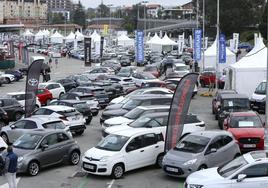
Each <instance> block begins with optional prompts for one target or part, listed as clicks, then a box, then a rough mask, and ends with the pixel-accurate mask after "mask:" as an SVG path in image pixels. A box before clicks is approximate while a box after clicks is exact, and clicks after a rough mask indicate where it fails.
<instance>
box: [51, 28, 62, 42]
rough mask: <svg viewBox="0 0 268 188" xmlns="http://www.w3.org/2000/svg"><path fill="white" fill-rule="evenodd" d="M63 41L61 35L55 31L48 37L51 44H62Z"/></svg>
mask: <svg viewBox="0 0 268 188" xmlns="http://www.w3.org/2000/svg"><path fill="white" fill-rule="evenodd" d="M63 39H64V37H63V36H62V34H60V33H59V32H58V31H56V32H55V33H54V34H53V35H51V37H50V41H51V43H58V44H62V43H63Z"/></svg>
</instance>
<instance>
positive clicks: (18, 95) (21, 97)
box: [7, 91, 41, 108]
mask: <svg viewBox="0 0 268 188" xmlns="http://www.w3.org/2000/svg"><path fill="white" fill-rule="evenodd" d="M26 96H27V98H28V99H31V98H34V97H35V98H36V99H35V108H40V107H41V103H40V101H39V99H38V98H37V97H36V96H35V94H32V93H28V94H27V95H26V93H25V92H24V91H21V92H11V93H7V97H8V98H12V99H16V100H17V101H18V102H19V103H20V104H21V106H23V108H25V98H26Z"/></svg>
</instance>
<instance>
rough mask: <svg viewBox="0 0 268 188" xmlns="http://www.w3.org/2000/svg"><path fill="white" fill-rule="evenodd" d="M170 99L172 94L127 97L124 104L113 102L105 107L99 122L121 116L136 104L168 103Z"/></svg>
mask: <svg viewBox="0 0 268 188" xmlns="http://www.w3.org/2000/svg"><path fill="white" fill-rule="evenodd" d="M171 101H172V95H136V96H132V97H131V98H129V100H128V101H127V102H126V103H124V104H120V103H119V104H113V105H111V106H108V108H106V109H105V110H104V111H103V113H102V115H101V117H100V123H101V124H102V123H103V122H104V121H105V120H106V119H109V118H112V117H115V116H123V115H125V114H126V113H127V112H129V111H130V110H132V109H134V108H136V107H137V106H146V105H147V106H148V105H170V104H171Z"/></svg>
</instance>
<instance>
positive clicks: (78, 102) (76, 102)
mask: <svg viewBox="0 0 268 188" xmlns="http://www.w3.org/2000/svg"><path fill="white" fill-rule="evenodd" d="M58 101H59V102H64V103H69V104H83V103H86V101H80V100H58Z"/></svg>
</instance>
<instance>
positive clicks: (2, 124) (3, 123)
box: [0, 121, 6, 130]
mask: <svg viewBox="0 0 268 188" xmlns="http://www.w3.org/2000/svg"><path fill="white" fill-rule="evenodd" d="M5 125H6V124H5V122H3V121H0V130H1V129H2V127H4V126H5Z"/></svg>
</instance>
